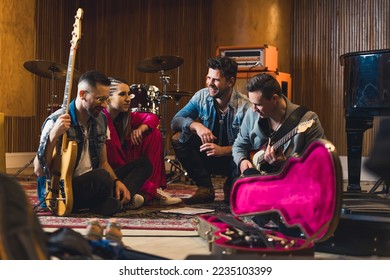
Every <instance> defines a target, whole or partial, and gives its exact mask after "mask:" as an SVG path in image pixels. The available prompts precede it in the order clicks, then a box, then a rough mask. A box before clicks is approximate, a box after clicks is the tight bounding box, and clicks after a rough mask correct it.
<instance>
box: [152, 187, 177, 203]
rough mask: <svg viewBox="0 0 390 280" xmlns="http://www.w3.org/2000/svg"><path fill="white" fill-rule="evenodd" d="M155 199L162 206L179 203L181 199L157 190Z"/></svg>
mask: <svg viewBox="0 0 390 280" xmlns="http://www.w3.org/2000/svg"><path fill="white" fill-rule="evenodd" d="M156 199H158V201H159V203H160V204H162V205H172V204H177V203H181V199H180V198H178V197H172V196H171V195H170V194H169V193H167V192H165V191H164V190H163V189H160V188H159V189H157V195H156Z"/></svg>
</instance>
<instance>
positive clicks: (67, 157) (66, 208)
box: [46, 141, 77, 216]
mask: <svg viewBox="0 0 390 280" xmlns="http://www.w3.org/2000/svg"><path fill="white" fill-rule="evenodd" d="M76 159H77V143H76V141H69V142H68V147H67V149H66V150H64V151H62V154H56V153H54V156H53V159H52V174H53V175H52V177H51V182H47V184H46V189H47V193H48V195H47V197H46V204H47V206H48V207H49V209H50V211H51V212H53V213H54V214H55V215H58V216H67V215H69V214H70V213H71V212H72V208H73V187H72V175H73V171H74V169H75V166H76Z"/></svg>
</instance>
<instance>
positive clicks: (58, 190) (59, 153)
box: [46, 9, 83, 216]
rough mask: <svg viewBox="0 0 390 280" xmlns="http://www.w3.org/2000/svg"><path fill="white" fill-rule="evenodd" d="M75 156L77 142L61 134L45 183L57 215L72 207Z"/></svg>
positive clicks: (76, 34)
mask: <svg viewBox="0 0 390 280" xmlns="http://www.w3.org/2000/svg"><path fill="white" fill-rule="evenodd" d="M82 17H83V10H82V9H78V10H77V14H76V16H75V22H74V24H73V27H74V29H73V31H72V39H71V41H70V43H71V47H70V54H69V61H68V69H67V73H66V83H65V90H64V100H63V104H62V109H63V110H64V114H67V113H68V111H69V103H70V99H69V94H70V93H71V91H72V81H73V72H74V64H75V57H76V50H77V47H78V44H79V42H80V38H81V19H82ZM76 158H77V143H76V141H68V139H67V137H66V133H64V134H63V135H62V146H61V148H59V147H57V148H56V149H55V150H54V153H53V159H52V164H51V168H50V170H51V178H50V179H48V180H47V184H46V191H47V196H46V204H47V206H48V207H49V209H50V211H51V212H52V213H53V214H55V215H58V216H67V215H69V214H70V213H71V211H72V208H73V190H72V175H73V171H74V168H75V165H76Z"/></svg>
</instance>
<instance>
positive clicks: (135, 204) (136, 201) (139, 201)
mask: <svg viewBox="0 0 390 280" xmlns="http://www.w3.org/2000/svg"><path fill="white" fill-rule="evenodd" d="M144 203H145V198H144V197H143V196H142V195H140V194H138V193H136V194H135V195H133V197H132V198H131V200H130V202H129V203H127V204H125V206H124V209H125V210H135V209H138V208H141V207H142V205H144Z"/></svg>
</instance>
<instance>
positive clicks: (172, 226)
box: [20, 178, 230, 231]
mask: <svg viewBox="0 0 390 280" xmlns="http://www.w3.org/2000/svg"><path fill="white" fill-rule="evenodd" d="M223 182H224V180H223V178H214V179H213V183H214V188H215V191H216V199H215V201H214V202H213V203H208V204H197V205H191V207H192V208H202V209H210V210H213V211H214V212H213V214H221V213H230V209H229V207H228V206H227V205H226V204H225V203H224V202H223V191H222V185H223ZM20 183H21V185H22V186H23V187H24V189H25V191H26V193H27V195H28V197H29V199H30V202H31V204H32V205H36V204H37V202H38V199H37V193H36V184H35V181H33V180H29V181H23V180H20ZM195 190H196V187H195V186H193V185H190V184H189V183H186V182H179V183H171V184H169V185H168V187H167V189H166V191H167V192H168V193H170V194H171V195H173V196H177V197H180V198H186V197H189V196H191V195H192V194H193V193H194V192H195ZM186 206H187V205H184V204H176V205H171V206H162V205H159V204H153V203H150V204H147V205H145V206H143V207H142V208H140V209H138V210H129V211H126V212H121V213H118V214H115V215H114V217H115V218H116V219H117V221H118V222H119V223H120V224H121V226H122V228H123V229H129V230H175V231H196V229H197V221H198V219H197V215H192V214H191V215H188V214H174V213H162V212H160V211H161V210H172V209H177V208H180V207H186ZM36 214H37V216H38V218H39V221H40V223H41V225H42V227H43V228H59V227H71V228H85V227H86V224H87V222H88V221H89V220H90V219H91V218H98V219H99V221H100V223H101V224H102V225H105V224H106V223H107V221H108V217H103V216H99V215H97V214H93V213H91V212H83V213H77V214H71V216H68V217H57V216H54V215H53V214H52V213H50V212H42V211H38V212H37V213H36Z"/></svg>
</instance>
